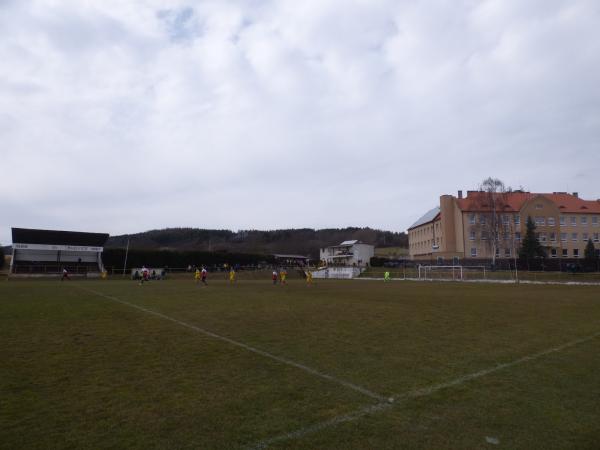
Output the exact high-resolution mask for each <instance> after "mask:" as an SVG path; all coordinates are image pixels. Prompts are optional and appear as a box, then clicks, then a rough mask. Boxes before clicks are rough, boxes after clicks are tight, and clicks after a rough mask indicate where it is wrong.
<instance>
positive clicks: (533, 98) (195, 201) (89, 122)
mask: <svg viewBox="0 0 600 450" xmlns="http://www.w3.org/2000/svg"><path fill="white" fill-rule="evenodd" d="M599 80H600V2H598V1H597V0H565V1H556V0H528V1H522V0H487V1H475V0H431V1H400V0H391V1H387V0H303V1H300V2H299V1H296V0H289V1H288V0H277V1H267V0H265V1H262V0H246V1H224V0H218V1H211V0H203V1H197V2H194V1H186V2H182V1H168V2H167V1H154V0H141V1H140V0H138V1H135V2H133V1H126V0H98V1H92V0H87V1H83V0H40V1H27V0H0V183H1V186H2V187H1V188H0V244H4V245H6V244H9V243H10V241H11V235H10V227H11V226H16V227H25V228H44V229H64V230H79V231H97V232H108V233H110V234H112V235H117V234H123V233H134V232H140V231H145V230H149V229H156V228H165V227H199V228H226V229H232V230H239V229H277V228H302V227H310V228H326V227H345V226H370V227H374V228H381V229H386V230H392V231H404V230H406V228H407V227H408V226H410V224H411V223H413V222H414V221H415V220H416V219H418V217H419V216H420V215H422V214H423V213H425V212H426V211H428V210H429V209H431V208H432V207H434V206H436V205H437V204H439V196H440V195H442V194H454V195H456V191H457V190H459V189H462V190H468V189H476V188H477V187H478V186H479V184H480V183H481V181H482V180H483V179H485V178H487V177H490V176H492V177H496V178H499V179H501V180H503V181H504V182H505V183H506V184H507V185H509V186H512V187H514V188H518V187H523V188H525V189H527V190H530V191H532V192H553V191H568V192H574V191H577V192H579V194H580V196H581V197H583V198H586V199H597V198H600V183H598V175H599V173H600V148H599V147H600V146H599V144H600V82H599Z"/></svg>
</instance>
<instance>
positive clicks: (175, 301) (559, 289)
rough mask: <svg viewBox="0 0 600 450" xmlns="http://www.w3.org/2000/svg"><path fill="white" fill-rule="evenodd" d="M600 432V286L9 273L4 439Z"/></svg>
mask: <svg viewBox="0 0 600 450" xmlns="http://www.w3.org/2000/svg"><path fill="white" fill-rule="evenodd" d="M599 443H600V287H597V286H544V285H494V284H468V283H419V282H390V283H383V282H381V281H369V280H352V281H350V280H349V281H332V280H324V281H321V280H316V282H315V285H314V286H312V287H307V286H306V285H305V283H304V282H303V281H301V280H292V281H291V282H290V283H289V284H288V285H286V286H280V285H277V286H273V285H272V284H271V283H270V282H269V281H268V280H265V281H262V280H240V281H238V283H237V284H235V285H230V284H228V283H227V282H225V281H221V280H219V281H217V280H214V279H210V280H209V286H208V287H201V286H197V285H195V284H194V282H193V281H192V280H166V281H156V282H149V283H147V284H145V285H143V286H139V285H138V284H137V283H135V282H132V281H125V280H108V281H100V280H98V281H71V282H62V283H61V282H59V281H14V280H11V281H9V282H2V283H1V284H0V448H5V449H19V448H28V449H35V448H77V449H102V448H140V449H142V448H143V449H148V448H165V449H166V448H169V449H171V448H177V449H259V448H272V449H283V448H292V449H398V448H403V449H404V448H406V449H413V448H414V449H421V448H422V449H425V448H427V449H485V448H506V449H532V448H539V449H550V448H557V449H558V448H560V449H563V448H578V449H580V448H590V449H591V448H598V446H599V445H600V444H599Z"/></svg>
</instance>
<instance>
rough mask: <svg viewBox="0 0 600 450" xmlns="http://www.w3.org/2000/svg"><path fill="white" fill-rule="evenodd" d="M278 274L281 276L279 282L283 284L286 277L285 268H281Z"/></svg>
mask: <svg viewBox="0 0 600 450" xmlns="http://www.w3.org/2000/svg"><path fill="white" fill-rule="evenodd" d="M279 276H280V277H281V284H285V279H286V278H287V270H285V269H281V271H280V272H279Z"/></svg>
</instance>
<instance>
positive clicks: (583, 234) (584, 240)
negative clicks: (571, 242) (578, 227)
mask: <svg viewBox="0 0 600 450" xmlns="http://www.w3.org/2000/svg"><path fill="white" fill-rule="evenodd" d="M588 236H589V235H588V234H587V233H582V234H581V240H582V241H583V242H587V241H588V239H589V237H588Z"/></svg>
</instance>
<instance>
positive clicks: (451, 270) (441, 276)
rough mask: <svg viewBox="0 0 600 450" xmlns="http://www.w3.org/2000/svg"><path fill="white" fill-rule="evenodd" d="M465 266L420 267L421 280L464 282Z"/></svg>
mask: <svg viewBox="0 0 600 450" xmlns="http://www.w3.org/2000/svg"><path fill="white" fill-rule="evenodd" d="M463 274H464V272H463V266H422V265H419V267H418V275H419V280H446V279H449V280H462V279H463Z"/></svg>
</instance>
